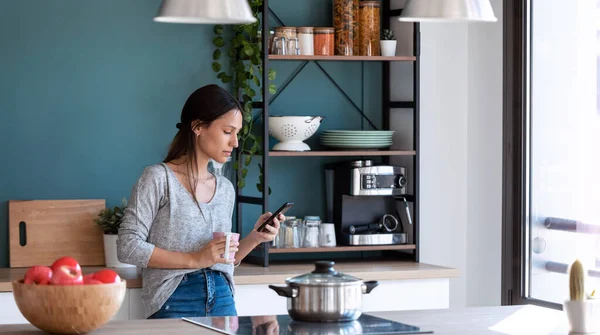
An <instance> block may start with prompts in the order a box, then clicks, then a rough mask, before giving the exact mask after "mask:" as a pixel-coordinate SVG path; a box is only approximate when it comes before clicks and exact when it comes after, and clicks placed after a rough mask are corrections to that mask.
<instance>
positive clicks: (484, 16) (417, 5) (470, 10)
mask: <svg viewBox="0 0 600 335" xmlns="http://www.w3.org/2000/svg"><path fill="white" fill-rule="evenodd" d="M398 21H407V22H470V21H471V22H496V21H498V18H496V16H495V15H494V10H493V9H492V5H491V4H490V1H489V0H407V2H406V5H405V6H404V9H403V10H402V15H400V17H399V18H398Z"/></svg>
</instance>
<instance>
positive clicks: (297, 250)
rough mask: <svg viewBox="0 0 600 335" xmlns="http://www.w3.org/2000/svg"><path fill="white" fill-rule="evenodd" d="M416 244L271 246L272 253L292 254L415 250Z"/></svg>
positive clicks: (270, 251)
mask: <svg viewBox="0 0 600 335" xmlns="http://www.w3.org/2000/svg"><path fill="white" fill-rule="evenodd" d="M415 248H416V246H415V245H414V244H398V245H364V246H343V247H342V246H340V247H329V248H273V247H271V248H269V253H270V254H292V253H307V252H342V251H378V250H414V249H415Z"/></svg>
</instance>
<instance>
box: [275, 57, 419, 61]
mask: <svg viewBox="0 0 600 335" xmlns="http://www.w3.org/2000/svg"><path fill="white" fill-rule="evenodd" d="M269 59H270V60H308V61H311V60H312V61H314V60H331V61H369V62H381V61H390V62H394V61H395V62H414V61H416V60H417V58H416V57H414V56H305V55H300V56H292V55H269Z"/></svg>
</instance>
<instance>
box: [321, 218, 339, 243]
mask: <svg viewBox="0 0 600 335" xmlns="http://www.w3.org/2000/svg"><path fill="white" fill-rule="evenodd" d="M319 246H321V247H335V246H336V241H335V226H334V224H333V223H321V224H320V225H319Z"/></svg>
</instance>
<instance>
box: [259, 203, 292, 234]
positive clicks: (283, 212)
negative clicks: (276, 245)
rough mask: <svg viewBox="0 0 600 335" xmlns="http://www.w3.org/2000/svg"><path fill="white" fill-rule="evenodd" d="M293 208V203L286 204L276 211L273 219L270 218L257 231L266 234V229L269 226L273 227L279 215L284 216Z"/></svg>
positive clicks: (272, 216)
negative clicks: (274, 220)
mask: <svg viewBox="0 0 600 335" xmlns="http://www.w3.org/2000/svg"><path fill="white" fill-rule="evenodd" d="M292 206H294V203H293V202H286V203H285V204H283V206H281V207H279V209H278V210H276V211H275V213H273V215H271V217H269V218H268V219H267V220H266V221H265V222H264V223H263V224H261V225H260V227H258V229H256V231H258V232H261V233H264V232H267V231H268V230H267V228H265V227H266V226H267V225H268V224H270V225H273V219H275V218H276V217H277V216H278V215H279V214H284V215H285V213H286V212H287V211H288V210H289V209H290V208H292Z"/></svg>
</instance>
